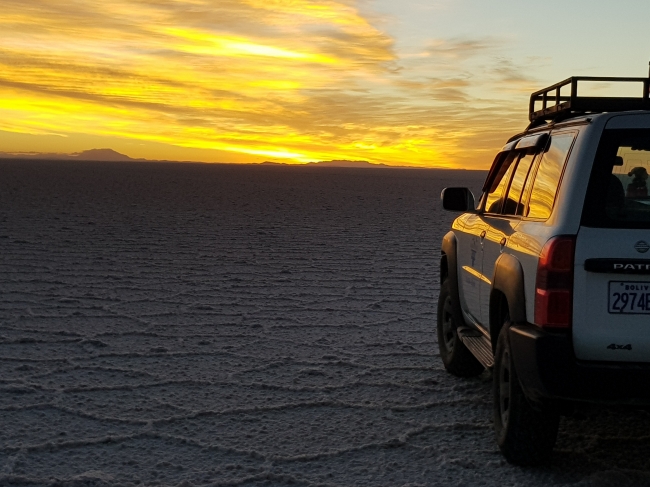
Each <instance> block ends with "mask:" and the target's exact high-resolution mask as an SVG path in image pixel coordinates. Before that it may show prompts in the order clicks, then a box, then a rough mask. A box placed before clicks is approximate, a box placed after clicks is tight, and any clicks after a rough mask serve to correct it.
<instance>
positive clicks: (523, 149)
mask: <svg viewBox="0 0 650 487" xmlns="http://www.w3.org/2000/svg"><path fill="white" fill-rule="evenodd" d="M534 137H536V139H535V140H528V141H526V140H525V139H522V141H521V143H520V144H518V145H517V148H516V149H515V150H514V151H513V162H512V165H511V170H510V171H509V174H507V175H506V176H505V177H504V180H506V179H507V181H504V190H503V192H502V197H501V204H500V205H496V206H495V208H494V211H492V212H486V213H485V216H484V221H485V224H486V235H485V238H484V240H483V274H484V275H485V277H486V279H485V280H483V281H481V289H480V296H481V316H482V318H483V320H484V323H485V324H486V325H489V316H490V294H491V292H492V280H493V277H494V270H495V264H496V261H497V259H498V258H499V256H500V255H501V254H502V253H503V252H504V251H505V250H506V248H507V247H506V246H507V243H508V240H509V239H510V237H511V236H512V235H513V234H514V233H515V229H516V227H517V225H518V224H519V223H520V221H521V217H522V216H523V213H524V207H525V204H524V201H525V194H524V193H525V191H524V188H527V185H526V182H527V181H528V178H529V174H530V173H531V170H532V168H533V165H534V163H535V159H536V158H537V157H538V154H539V152H540V151H539V149H538V148H537V147H538V145H539V144H544V143H546V140H547V139H548V136H546V138H545V139H544V140H540V139H539V137H540V135H539V134H538V135H536V136H534ZM509 175H512V176H511V177H508V176H509Z"/></svg>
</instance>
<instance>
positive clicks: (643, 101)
mask: <svg viewBox="0 0 650 487" xmlns="http://www.w3.org/2000/svg"><path fill="white" fill-rule="evenodd" d="M580 81H599V82H608V83H621V82H623V83H641V84H643V91H642V93H641V96H639V97H597V96H580V95H579V94H578V82H580ZM569 86H570V90H571V93H570V94H568V95H567V94H563V93H562V88H565V87H569ZM539 102H541V104H542V109H541V110H535V105H536V104H537V103H539ZM627 110H650V78H612V77H594V76H573V77H571V78H567V79H565V80H564V81H560V82H559V83H555V84H554V85H551V86H549V87H547V88H544V89H543V90H539V91H536V92H535V93H533V94H532V95H530V105H529V110H528V118H529V120H530V121H531V122H536V121H538V120H539V121H541V120H555V119H557V118H561V117H566V116H567V115H571V114H580V113H593V112H613V111H627Z"/></svg>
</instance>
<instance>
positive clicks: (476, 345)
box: [458, 326, 494, 369]
mask: <svg viewBox="0 0 650 487" xmlns="http://www.w3.org/2000/svg"><path fill="white" fill-rule="evenodd" d="M458 336H459V337H460V339H461V341H462V342H463V343H464V344H465V346H466V347H467V348H469V351H470V352H472V355H474V356H475V357H476V359H477V360H478V361H479V362H481V364H482V365H483V367H485V368H486V369H489V368H492V367H493V366H494V354H493V353H492V343H490V339H489V338H488V337H486V336H485V335H484V334H483V333H481V332H480V331H478V330H475V329H473V328H469V327H466V326H463V327H459V328H458Z"/></svg>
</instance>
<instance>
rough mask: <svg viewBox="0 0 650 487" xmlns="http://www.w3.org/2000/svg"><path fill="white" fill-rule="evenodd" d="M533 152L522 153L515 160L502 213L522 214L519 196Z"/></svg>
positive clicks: (532, 158)
mask: <svg viewBox="0 0 650 487" xmlns="http://www.w3.org/2000/svg"><path fill="white" fill-rule="evenodd" d="M535 156H536V153H535V152H527V153H523V154H522V155H521V157H520V158H519V161H518V162H517V167H516V169H515V172H514V175H513V177H512V182H511V183H510V188H509V189H508V196H507V197H506V198H505V202H504V204H503V213H504V214H506V215H523V214H524V204H523V202H522V199H521V196H522V194H523V190H524V185H525V184H526V181H527V179H528V174H529V173H530V168H531V167H532V165H533V161H534V160H535Z"/></svg>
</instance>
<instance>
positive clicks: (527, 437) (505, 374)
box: [493, 322, 560, 465]
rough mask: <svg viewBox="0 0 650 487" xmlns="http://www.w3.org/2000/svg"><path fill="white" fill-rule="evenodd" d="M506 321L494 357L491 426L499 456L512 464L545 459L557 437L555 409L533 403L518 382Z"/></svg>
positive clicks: (557, 424)
mask: <svg viewBox="0 0 650 487" xmlns="http://www.w3.org/2000/svg"><path fill="white" fill-rule="evenodd" d="M509 327H510V323H508V322H506V323H505V324H504V326H503V328H502V329H501V332H500V333H499V339H498V341H497V350H496V356H495V360H494V372H493V397H494V430H495V433H496V437H497V443H498V445H499V448H500V449H501V452H502V453H503V456H505V457H506V460H508V461H509V462H510V463H514V464H516V465H538V464H540V463H544V462H546V461H548V460H549V458H550V456H551V453H552V452H553V446H554V445H555V440H556V438H557V431H558V426H559V421H560V416H559V413H558V411H557V410H556V409H555V408H553V407H552V406H550V405H548V404H540V405H536V406H535V407H533V406H532V405H531V404H530V402H529V401H528V399H526V396H525V395H524V391H523V390H522V388H521V385H520V384H519V379H518V378H517V371H516V370H515V366H514V361H513V358H512V352H511V348H510V340H509V338H508V328H509Z"/></svg>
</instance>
